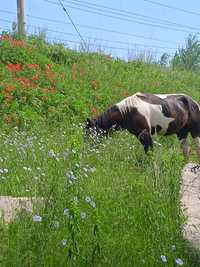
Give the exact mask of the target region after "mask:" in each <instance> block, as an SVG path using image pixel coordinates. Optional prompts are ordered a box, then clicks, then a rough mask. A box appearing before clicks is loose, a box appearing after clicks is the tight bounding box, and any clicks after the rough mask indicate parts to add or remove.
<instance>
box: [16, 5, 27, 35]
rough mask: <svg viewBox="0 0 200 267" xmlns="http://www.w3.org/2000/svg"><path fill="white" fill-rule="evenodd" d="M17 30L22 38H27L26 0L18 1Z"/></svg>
mask: <svg viewBox="0 0 200 267" xmlns="http://www.w3.org/2000/svg"><path fill="white" fill-rule="evenodd" d="M17 29H18V34H19V35H20V36H25V34H26V33H25V19H24V0H17Z"/></svg>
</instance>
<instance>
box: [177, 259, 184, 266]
mask: <svg viewBox="0 0 200 267" xmlns="http://www.w3.org/2000/svg"><path fill="white" fill-rule="evenodd" d="M175 262H176V264H177V265H179V266H182V265H183V264H184V263H183V261H182V260H181V259H180V258H178V259H176V260H175Z"/></svg>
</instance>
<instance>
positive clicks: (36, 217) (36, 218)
mask: <svg viewBox="0 0 200 267" xmlns="http://www.w3.org/2000/svg"><path fill="white" fill-rule="evenodd" d="M33 221H34V222H41V221H42V217H41V216H40V215H33Z"/></svg>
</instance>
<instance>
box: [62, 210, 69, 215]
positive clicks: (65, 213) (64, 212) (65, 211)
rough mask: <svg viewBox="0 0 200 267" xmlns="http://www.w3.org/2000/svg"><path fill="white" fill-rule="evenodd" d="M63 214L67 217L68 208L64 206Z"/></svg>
mask: <svg viewBox="0 0 200 267" xmlns="http://www.w3.org/2000/svg"><path fill="white" fill-rule="evenodd" d="M63 214H64V215H66V216H68V217H69V209H67V208H65V209H64V211H63Z"/></svg>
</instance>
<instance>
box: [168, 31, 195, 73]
mask: <svg viewBox="0 0 200 267" xmlns="http://www.w3.org/2000/svg"><path fill="white" fill-rule="evenodd" d="M171 63H172V66H173V67H174V68H177V69H180V70H187V71H199V64H200V42H199V40H198V38H197V35H193V36H192V35H189V37H188V38H187V41H186V47H185V48H181V49H179V50H178V52H176V53H175V56H174V58H173V60H172V62H171Z"/></svg>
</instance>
